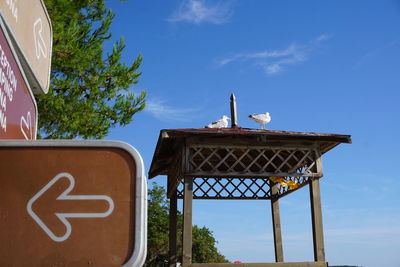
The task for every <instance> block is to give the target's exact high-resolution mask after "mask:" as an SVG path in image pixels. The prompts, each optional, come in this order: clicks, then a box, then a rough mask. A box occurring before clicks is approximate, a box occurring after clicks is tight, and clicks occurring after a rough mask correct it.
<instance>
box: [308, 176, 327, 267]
mask: <svg viewBox="0 0 400 267" xmlns="http://www.w3.org/2000/svg"><path fill="white" fill-rule="evenodd" d="M310 203H311V220H312V232H313V244H314V260H315V261H325V248H324V233H323V227H322V209H321V193H320V187H319V179H312V180H311V182H310Z"/></svg>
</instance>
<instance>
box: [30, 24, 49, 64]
mask: <svg viewBox="0 0 400 267" xmlns="http://www.w3.org/2000/svg"><path fill="white" fill-rule="evenodd" d="M42 30H43V25H42V19H41V18H38V19H37V20H36V21H35V23H34V24H33V35H34V36H35V47H36V57H37V58H38V59H39V58H40V55H41V54H42V55H43V57H44V58H46V57H47V47H46V43H45V41H44V39H43V36H42Z"/></svg>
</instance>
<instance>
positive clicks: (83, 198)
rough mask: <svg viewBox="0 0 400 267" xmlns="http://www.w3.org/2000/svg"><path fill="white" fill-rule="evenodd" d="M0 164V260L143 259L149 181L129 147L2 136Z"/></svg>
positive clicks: (124, 262) (115, 262)
mask: <svg viewBox="0 0 400 267" xmlns="http://www.w3.org/2000/svg"><path fill="white" fill-rule="evenodd" d="M0 170H1V179H0V202H1V205H0V220H1V228H2V230H1V231H0V266H37V267H40V266H55V265H57V266H64V265H66V264H69V265H71V266H72V265H73V266H126V267H128V266H129V267H136V266H142V264H143V263H144V260H145V257H146V239H147V183H146V178H145V175H144V167H143V162H142V159H141V157H140V154H139V153H138V152H137V151H136V150H135V149H134V148H133V147H131V146H130V145H128V144H126V143H122V142H116V141H67V140H64V141H55V140H51V141H49V140H47V141H0ZM69 265H68V266H69Z"/></svg>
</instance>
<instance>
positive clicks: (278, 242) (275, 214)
mask: <svg viewBox="0 0 400 267" xmlns="http://www.w3.org/2000/svg"><path fill="white" fill-rule="evenodd" d="M277 193H278V184H274V185H273V186H272V187H271V212H272V229H273V233H274V248H275V262H283V247H282V232H281V217H280V214H279V199H278V198H277V197H275V195H277Z"/></svg>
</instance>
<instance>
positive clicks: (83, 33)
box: [36, 0, 145, 139]
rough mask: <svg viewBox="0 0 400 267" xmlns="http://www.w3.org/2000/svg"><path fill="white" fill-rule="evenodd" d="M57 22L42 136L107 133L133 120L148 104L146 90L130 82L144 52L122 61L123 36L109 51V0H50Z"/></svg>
mask: <svg viewBox="0 0 400 267" xmlns="http://www.w3.org/2000/svg"><path fill="white" fill-rule="evenodd" d="M45 4H46V7H47V10H48V12H49V15H50V18H51V22H52V27H53V56H52V67H51V81H50V88H49V92H48V93H47V94H46V95H37V96H36V99H37V104H38V109H39V125H38V129H39V130H38V135H39V136H38V137H39V138H50V139H57V138H67V139H70V138H77V137H78V138H84V139H87V138H95V139H97V138H104V137H105V136H106V135H107V134H108V132H109V129H110V128H112V127H115V126H124V125H126V124H128V123H129V122H131V120H132V117H133V115H134V114H135V113H136V112H138V111H141V110H142V109H143V108H144V106H145V92H144V91H143V92H141V93H140V94H139V95H138V96H135V95H134V94H133V93H132V92H131V91H130V88H131V86H132V85H133V84H136V83H137V82H138V78H139V76H140V75H141V73H140V72H138V68H139V66H140V64H141V62H142V57H141V55H138V56H137V58H136V59H135V60H134V61H133V63H132V64H131V65H127V64H124V63H122V62H121V56H122V52H123V50H124V48H125V44H124V41H123V39H122V38H121V39H120V40H119V41H117V42H116V43H115V44H114V46H113V49H112V51H110V52H109V53H105V51H104V48H103V47H104V42H105V41H107V40H109V39H110V38H111V32H110V25H111V22H112V20H113V18H114V14H113V12H112V11H111V10H110V9H108V8H107V7H106V6H105V1H104V0H79V1H71V0H45Z"/></svg>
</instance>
